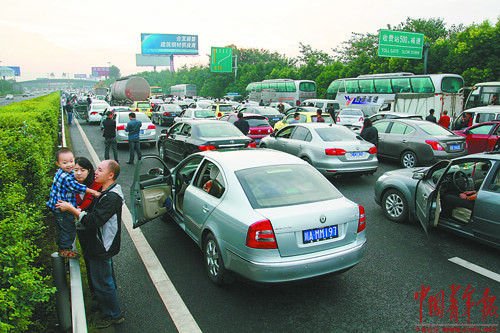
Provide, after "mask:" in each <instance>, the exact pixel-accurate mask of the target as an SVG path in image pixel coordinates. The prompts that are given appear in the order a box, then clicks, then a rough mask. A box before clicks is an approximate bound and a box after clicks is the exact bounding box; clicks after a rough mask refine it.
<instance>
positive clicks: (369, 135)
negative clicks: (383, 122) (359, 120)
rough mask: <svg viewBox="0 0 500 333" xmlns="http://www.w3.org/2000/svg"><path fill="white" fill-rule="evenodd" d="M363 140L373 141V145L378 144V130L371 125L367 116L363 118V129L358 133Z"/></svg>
mask: <svg viewBox="0 0 500 333" xmlns="http://www.w3.org/2000/svg"><path fill="white" fill-rule="evenodd" d="M359 135H360V136H361V137H362V138H363V139H364V140H366V141H368V142H371V143H373V144H374V145H375V146H377V145H378V130H377V129H376V128H375V127H374V126H373V125H372V121H371V120H370V119H369V118H365V121H364V122H363V129H362V130H361V133H360V134H359Z"/></svg>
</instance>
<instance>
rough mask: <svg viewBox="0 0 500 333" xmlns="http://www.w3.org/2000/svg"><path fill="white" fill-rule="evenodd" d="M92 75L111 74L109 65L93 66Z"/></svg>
mask: <svg viewBox="0 0 500 333" xmlns="http://www.w3.org/2000/svg"><path fill="white" fill-rule="evenodd" d="M92 76H94V77H99V76H109V67H92Z"/></svg>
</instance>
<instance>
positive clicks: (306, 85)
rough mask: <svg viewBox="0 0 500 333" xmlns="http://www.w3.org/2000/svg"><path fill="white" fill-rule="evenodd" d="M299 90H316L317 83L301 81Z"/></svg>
mask: <svg viewBox="0 0 500 333" xmlns="http://www.w3.org/2000/svg"><path fill="white" fill-rule="evenodd" d="M299 90H300V91H305V92H312V91H316V84H315V83H314V82H300V84H299Z"/></svg>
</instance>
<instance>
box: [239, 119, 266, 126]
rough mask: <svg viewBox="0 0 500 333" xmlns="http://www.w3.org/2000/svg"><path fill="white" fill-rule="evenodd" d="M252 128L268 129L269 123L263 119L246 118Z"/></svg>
mask: <svg viewBox="0 0 500 333" xmlns="http://www.w3.org/2000/svg"><path fill="white" fill-rule="evenodd" d="M245 119H246V121H248V125H249V126H250V127H267V126H270V125H269V122H268V121H267V120H265V119H263V118H245Z"/></svg>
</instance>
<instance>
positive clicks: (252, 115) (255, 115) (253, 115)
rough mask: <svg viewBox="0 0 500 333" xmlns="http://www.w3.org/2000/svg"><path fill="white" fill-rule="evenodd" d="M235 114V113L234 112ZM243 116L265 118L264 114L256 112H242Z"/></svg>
mask: <svg viewBox="0 0 500 333" xmlns="http://www.w3.org/2000/svg"><path fill="white" fill-rule="evenodd" d="M234 114H236V115H237V113H234ZM243 118H260V119H266V117H265V116H263V115H261V114H257V113H243Z"/></svg>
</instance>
